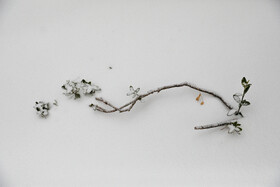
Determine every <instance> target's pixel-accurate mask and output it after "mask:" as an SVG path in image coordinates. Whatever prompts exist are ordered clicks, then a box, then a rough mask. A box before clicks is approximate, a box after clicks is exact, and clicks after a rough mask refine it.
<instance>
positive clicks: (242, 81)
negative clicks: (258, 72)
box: [241, 77, 247, 87]
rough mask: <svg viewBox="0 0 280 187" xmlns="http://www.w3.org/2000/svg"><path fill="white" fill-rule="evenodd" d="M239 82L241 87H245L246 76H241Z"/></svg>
mask: <svg viewBox="0 0 280 187" xmlns="http://www.w3.org/2000/svg"><path fill="white" fill-rule="evenodd" d="M241 84H242V86H243V87H245V86H246V84H247V80H246V78H245V77H243V78H242V80H241Z"/></svg>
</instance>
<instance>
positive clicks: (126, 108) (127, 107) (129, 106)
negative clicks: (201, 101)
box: [89, 82, 233, 128]
mask: <svg viewBox="0 0 280 187" xmlns="http://www.w3.org/2000/svg"><path fill="white" fill-rule="evenodd" d="M185 86H186V87H189V88H192V89H194V90H197V91H200V92H203V93H206V94H208V95H211V96H213V97H215V98H217V99H218V100H220V101H221V102H222V103H223V104H224V105H225V107H226V108H228V109H229V110H231V109H233V107H232V106H231V105H230V104H228V103H227V102H226V101H225V100H224V99H223V98H222V97H221V96H219V95H218V94H216V93H214V92H212V91H208V90H206V89H202V88H199V87H197V86H195V85H193V84H190V83H188V82H183V83H181V84H172V85H169V86H163V87H159V88H157V89H154V90H150V91H148V92H147V93H145V94H139V95H137V97H136V98H135V99H133V100H132V101H130V102H128V103H126V104H124V105H123V106H121V107H116V106H114V105H112V104H111V103H110V102H108V101H106V100H104V99H103V98H101V97H99V98H95V99H96V100H97V101H99V102H101V103H103V104H105V105H107V106H109V107H110V108H112V109H111V110H109V109H105V108H103V107H100V106H98V105H94V104H90V105H89V106H90V107H93V108H94V109H95V110H97V111H99V112H104V113H113V112H117V111H118V112H120V113H122V112H129V111H130V110H131V109H132V108H133V107H134V105H135V104H136V102H137V101H141V99H143V98H145V97H147V96H149V95H152V94H154V93H159V92H161V91H163V90H167V89H171V88H179V87H185ZM221 126H222V125H221ZM211 128H212V127H211Z"/></svg>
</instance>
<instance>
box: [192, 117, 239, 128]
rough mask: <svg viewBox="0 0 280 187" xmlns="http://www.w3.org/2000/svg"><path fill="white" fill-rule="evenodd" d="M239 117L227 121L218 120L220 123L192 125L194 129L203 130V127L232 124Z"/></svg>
mask: <svg viewBox="0 0 280 187" xmlns="http://www.w3.org/2000/svg"><path fill="white" fill-rule="evenodd" d="M238 119H239V118H234V119H231V120H228V121H224V122H220V123H213V124H209V125H203V126H196V127H194V130H204V129H211V128H215V127H222V126H226V125H232V124H233V123H234V122H236V121H237V120H238Z"/></svg>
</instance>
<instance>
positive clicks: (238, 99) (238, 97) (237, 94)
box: [233, 93, 242, 103]
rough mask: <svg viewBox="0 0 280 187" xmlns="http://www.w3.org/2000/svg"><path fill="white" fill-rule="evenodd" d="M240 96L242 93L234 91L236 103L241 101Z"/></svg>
mask: <svg viewBox="0 0 280 187" xmlns="http://www.w3.org/2000/svg"><path fill="white" fill-rule="evenodd" d="M241 96H242V94H240V93H236V94H234V95H233V99H234V100H235V101H236V102H237V103H240V102H241V98H240V97H241Z"/></svg>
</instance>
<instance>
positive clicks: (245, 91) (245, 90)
mask: <svg viewBox="0 0 280 187" xmlns="http://www.w3.org/2000/svg"><path fill="white" fill-rule="evenodd" d="M249 89H250V85H247V86H246V87H245V89H244V93H247V92H248V90H249Z"/></svg>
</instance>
